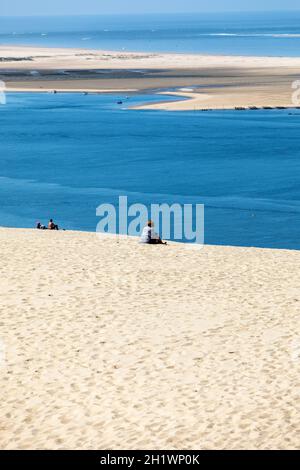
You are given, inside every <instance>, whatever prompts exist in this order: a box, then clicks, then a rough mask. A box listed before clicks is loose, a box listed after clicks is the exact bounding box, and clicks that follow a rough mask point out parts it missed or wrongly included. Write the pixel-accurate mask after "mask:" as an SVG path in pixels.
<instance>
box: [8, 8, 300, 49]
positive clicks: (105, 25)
mask: <svg viewBox="0 0 300 470" xmlns="http://www.w3.org/2000/svg"><path fill="white" fill-rule="evenodd" d="M283 7H284V5H283ZM0 44H26V45H30V44H31V45H40V46H47V47H49V46H57V47H83V48H89V49H93V48H94V49H97V48H98V49H99V48H100V49H110V50H128V51H173V52H190V53H204V54H230V55H260V56H261V55H263V56H264V55H266V56H299V53H300V12H299V11H298V12H278V13H226V14H224V13H222V14H221V13H214V14H208V13H206V14H181V15H179V14H177V15H147V16H139V15H136V16H135V15H131V16H126V15H119V16H78V17H76V16H74V17H27V18H26V17H25V18H24V17H22V18H16V17H14V18H12V17H0Z"/></svg>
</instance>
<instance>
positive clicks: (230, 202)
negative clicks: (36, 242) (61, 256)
mask: <svg viewBox="0 0 300 470" xmlns="http://www.w3.org/2000/svg"><path fill="white" fill-rule="evenodd" d="M7 98H8V100H7V105H6V106H0V155H1V158H0V201H1V205H0V221H1V222H0V224H1V225H7V226H18V227H32V226H34V225H35V222H36V220H41V221H43V222H47V220H48V219H49V217H53V218H55V220H57V222H58V223H59V225H61V226H62V227H64V228H66V229H79V230H89V231H93V230H95V227H96V224H97V221H98V219H97V218H96V215H95V210H96V207H97V206H98V205H99V204H101V203H103V202H111V203H114V204H116V203H117V200H118V196H119V195H128V197H129V202H130V203H131V202H141V203H145V204H150V203H155V202H168V203H173V202H180V203H183V202H186V203H204V204H205V216H206V225H205V229H206V230H205V236H206V243H210V244H226V245H244V246H260V247H277V248H294V249H300V185H299V175H300V146H299V127H300V111H297V110H296V111H295V110H293V111H292V110H291V111H288V110H284V111H246V112H243V111H242V112H237V111H213V112H207V113H201V112H183V113H168V112H161V111H158V112H157V111H133V110H128V109H126V107H125V106H119V105H117V101H118V99H119V98H120V96H115V95H102V96H101V95H99V96H93V95H88V96H84V95H80V94H78V95H74V94H57V95H52V94H30V93H27V94H8V97H7ZM121 98H122V97H121ZM157 99H159V98H158V97H157V96H145V95H139V96H134V97H130V98H129V100H127V101H125V103H126V106H127V105H133V104H135V103H143V102H147V101H151V100H157Z"/></svg>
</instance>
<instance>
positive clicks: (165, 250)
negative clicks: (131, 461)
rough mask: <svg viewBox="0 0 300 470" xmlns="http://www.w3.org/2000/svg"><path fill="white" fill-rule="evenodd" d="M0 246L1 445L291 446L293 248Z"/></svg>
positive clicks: (47, 237) (22, 235)
mask: <svg viewBox="0 0 300 470" xmlns="http://www.w3.org/2000/svg"><path fill="white" fill-rule="evenodd" d="M0 246H1V260H2V262H1V266H0V279H1V281H0V294H1V301H0V302H1V303H0V308H1V323H0V332H1V333H0V340H1V343H0V344H1V349H0V351H1V363H0V374H1V387H0V401H1V405H0V406H1V417H2V418H1V426H0V447H1V449H12V448H16V449H33V448H34V449H35V448H38V449H72V448H77V449H107V448H109V449H124V448H126V449H151V448H155V449H224V448H226V449H249V448H255V449H271V448H276V449H295V448H298V447H299V443H300V440H299V439H300V437H299V419H300V411H299V406H298V405H299V372H300V331H299V320H300V307H299V305H300V297H299V269H300V252H299V251H285V250H264V249H255V248H233V247H215V246H205V247H204V248H203V249H201V250H199V249H197V248H195V247H194V248H188V247H187V246H186V245H182V244H180V245H179V244H170V245H169V246H162V247H154V246H143V245H140V244H139V243H138V241H137V240H136V239H130V238H128V239H122V238H119V239H116V238H112V237H109V236H107V237H103V238H101V239H99V238H97V236H96V234H93V233H79V232H48V231H38V230H36V231H35V230H24V229H5V228H2V229H0Z"/></svg>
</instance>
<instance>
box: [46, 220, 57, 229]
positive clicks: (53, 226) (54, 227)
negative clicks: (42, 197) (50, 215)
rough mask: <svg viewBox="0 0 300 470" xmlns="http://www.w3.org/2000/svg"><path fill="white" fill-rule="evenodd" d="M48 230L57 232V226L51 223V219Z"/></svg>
mask: <svg viewBox="0 0 300 470" xmlns="http://www.w3.org/2000/svg"><path fill="white" fill-rule="evenodd" d="M48 230H58V225H56V224H55V223H54V222H53V219H50V220H49V223H48Z"/></svg>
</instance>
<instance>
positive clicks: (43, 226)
mask: <svg viewBox="0 0 300 470" xmlns="http://www.w3.org/2000/svg"><path fill="white" fill-rule="evenodd" d="M36 228H37V229H38V230H46V228H47V227H45V225H43V224H41V222H37V224H36Z"/></svg>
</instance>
